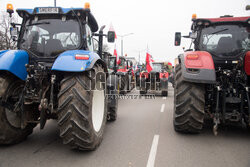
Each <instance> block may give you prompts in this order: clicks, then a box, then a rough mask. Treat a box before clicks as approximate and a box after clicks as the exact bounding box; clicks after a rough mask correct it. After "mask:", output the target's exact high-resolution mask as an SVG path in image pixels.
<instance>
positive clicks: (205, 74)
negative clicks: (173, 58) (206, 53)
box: [178, 54, 216, 84]
mask: <svg viewBox="0 0 250 167" xmlns="http://www.w3.org/2000/svg"><path fill="white" fill-rule="evenodd" d="M178 58H179V63H180V64H181V71H182V77H183V80H184V81H187V82H195V83H205V84H214V83H216V74H215V70H214V69H195V71H191V70H189V69H187V68H186V66H185V62H184V61H185V59H184V55H183V54H181V55H179V56H178Z"/></svg>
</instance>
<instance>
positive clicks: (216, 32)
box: [211, 28, 228, 34]
mask: <svg viewBox="0 0 250 167" xmlns="http://www.w3.org/2000/svg"><path fill="white" fill-rule="evenodd" d="M227 30H228V28H225V29H222V30H219V31H215V32H213V33H211V34H218V33H220V32H223V31H227Z"/></svg>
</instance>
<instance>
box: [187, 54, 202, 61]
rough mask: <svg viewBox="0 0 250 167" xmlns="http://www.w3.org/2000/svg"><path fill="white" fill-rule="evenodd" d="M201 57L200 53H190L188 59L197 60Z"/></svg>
mask: <svg viewBox="0 0 250 167" xmlns="http://www.w3.org/2000/svg"><path fill="white" fill-rule="evenodd" d="M198 58H199V55H197V54H189V55H187V59H188V60H197V59H198Z"/></svg>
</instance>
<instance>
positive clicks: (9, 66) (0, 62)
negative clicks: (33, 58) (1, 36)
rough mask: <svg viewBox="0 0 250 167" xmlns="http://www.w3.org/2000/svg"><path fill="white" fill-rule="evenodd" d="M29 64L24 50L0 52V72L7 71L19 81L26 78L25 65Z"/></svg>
mask: <svg viewBox="0 0 250 167" xmlns="http://www.w3.org/2000/svg"><path fill="white" fill-rule="evenodd" d="M28 63H29V54H28V53H27V52H26V51H24V50H4V51H0V71H9V72H11V73H12V74H14V75H15V76H17V77H18V78H20V79H21V80H25V79H26V77H27V70H26V67H25V64H28Z"/></svg>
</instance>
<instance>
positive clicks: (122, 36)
mask: <svg viewBox="0 0 250 167" xmlns="http://www.w3.org/2000/svg"><path fill="white" fill-rule="evenodd" d="M133 34H134V33H129V34H125V35H118V36H119V37H121V56H123V38H124V37H126V36H129V35H133Z"/></svg>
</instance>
